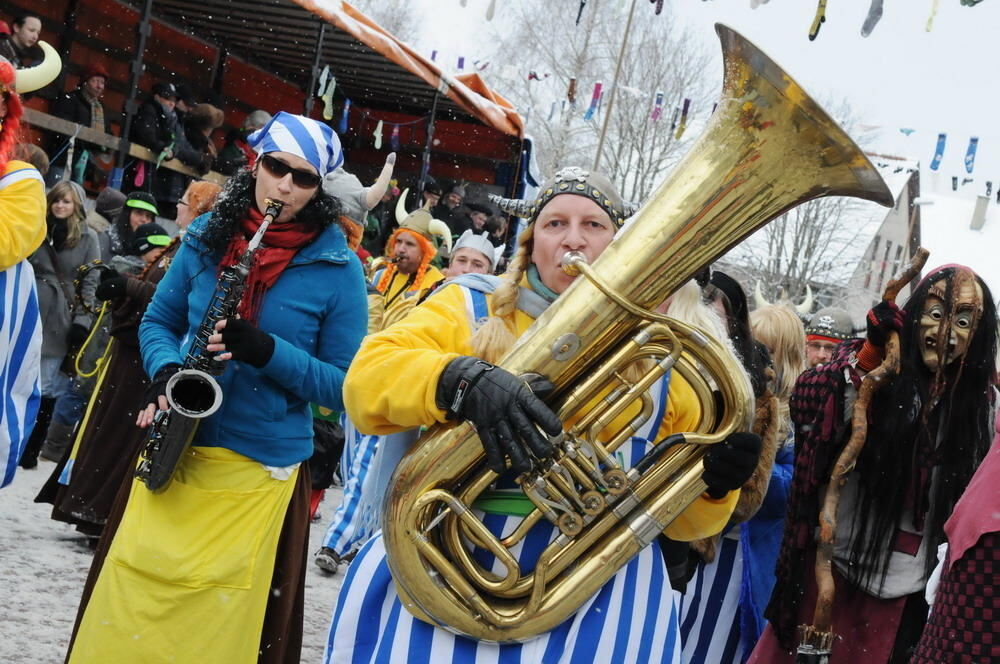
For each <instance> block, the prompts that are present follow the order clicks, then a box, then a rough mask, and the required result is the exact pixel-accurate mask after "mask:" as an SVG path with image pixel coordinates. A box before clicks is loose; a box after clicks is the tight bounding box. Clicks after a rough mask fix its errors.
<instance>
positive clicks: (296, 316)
mask: <svg viewBox="0 0 1000 664" xmlns="http://www.w3.org/2000/svg"><path fill="white" fill-rule="evenodd" d="M248 143H249V144H250V145H251V146H252V147H253V148H254V150H255V151H256V152H257V155H258V158H257V161H256V163H255V164H254V168H253V170H245V171H241V172H239V173H238V174H237V175H235V176H233V177H232V178H230V180H229V181H228V182H227V184H226V189H225V191H224V192H223V194H222V195H221V196H220V198H219V201H218V202H217V203H216V205H215V208H214V209H213V210H212V211H211V212H210V213H207V214H203V215H201V216H200V217H198V218H197V219H195V220H194V221H193V222H192V223H191V225H190V226H189V227H188V230H187V233H186V234H185V235H184V239H183V241H182V242H181V243H180V248H179V249H178V250H177V253H176V254H175V255H174V256H173V259H172V261H171V263H170V267H169V269H168V270H167V272H166V274H165V275H164V277H163V279H162V280H161V281H160V283H159V284H158V286H157V288H156V292H155V293H154V295H153V298H152V300H151V301H150V303H149V306H148V307H147V308H146V311H145V314H144V315H143V317H142V322H141V323H140V325H139V330H138V340H139V346H140V350H141V354H142V362H143V366H144V368H145V371H146V374H147V375H148V376H149V377H150V383H149V386H148V388H147V389H146V392H145V394H143V395H142V398H141V402H140V404H139V408H140V410H139V414H138V417H137V418H136V420H135V422H136V424H137V425H138V426H139V427H140V428H147V427H149V426H150V425H152V424H153V422H154V420H155V419H156V417H157V411H163V410H168V409H169V403H168V401H167V385H168V384H169V383H170V379H171V378H172V377H173V376H175V375H176V374H177V372H178V371H180V369H181V368H182V366H183V365H184V363H185V357H186V356H187V354H188V353H189V352H196V353H197V352H201V353H205V355H202V356H201V358H200V361H213V362H218V363H220V366H221V369H222V372H221V374H220V375H219V376H218V377H217V379H216V380H217V381H218V385H219V387H220V389H221V392H222V395H223V399H224V402H223V406H222V408H220V409H219V410H217V411H215V412H214V413H212V414H211V415H208V416H207V417H204V418H202V419H201V420H200V421H199V425H198V427H197V429H196V431H195V432H194V434H193V438H192V440H191V442H190V447H189V448H188V450H187V452H186V453H185V454H184V455H182V457H181V459H180V461H179V464H178V466H177V468H176V470H175V472H174V480H173V481H172V482H170V483H169V484H167V485H166V486H165V487H163V488H161V489H160V490H159V491H157V492H155V493H154V492H152V491H150V490H149V489H148V488H147V486H146V485H145V484H144V483H143V482H142V481H141V480H139V479H137V478H133V479H132V481H131V483H130V484H128V485H126V488H124V489H123V493H122V497H123V499H122V500H121V501H117V502H116V503H115V506H114V507H113V508H112V511H111V513H110V514H109V516H108V520H107V524H106V526H105V532H104V535H103V537H102V539H101V542H100V544H99V545H98V548H97V551H96V553H95V556H94V563H93V567H92V569H91V574H90V576H89V578H88V583H87V585H86V587H85V589H84V594H83V598H82V601H81V605H80V609H79V613H78V619H77V622H76V625H77V628H76V630H75V634H74V635H73V639H72V642H71V645H70V652H69V654H68V656H67V662H69V663H70V664H79V663H81V662H108V661H143V660H146V659H148V658H149V656H150V653H155V654H156V657H157V658H160V659H164V660H171V661H177V662H252V661H257V662H294V661H298V660H299V655H300V653H299V650H300V648H301V634H302V620H303V614H302V601H303V599H302V598H303V592H304V585H305V583H304V582H305V572H304V569H303V567H302V565H303V564H304V562H305V556H306V547H307V546H308V534H309V531H308V529H309V490H310V482H309V474H308V472H306V471H307V468H306V467H305V466H303V463H304V462H305V461H306V460H308V458H309V457H310V456H311V455H312V453H313V428H312V413H311V411H310V406H309V404H310V403H314V404H317V405H318V406H322V407H325V408H328V409H330V410H341V409H342V407H343V391H342V387H343V382H344V376H345V374H346V371H347V367H348V365H349V364H350V362H351V360H352V359H353V357H354V353H355V352H356V351H357V349H358V346H359V345H360V344H361V339H362V338H363V337H364V335H365V332H366V322H367V321H366V311H365V279H364V272H363V270H362V268H361V263H360V261H359V260H358V258H357V256H355V255H354V253H353V252H351V251H350V249H349V248H348V246H347V241H346V238H345V236H344V231H343V230H342V228H341V226H340V224H339V223H337V220H338V219H339V217H340V213H341V208H340V203H339V202H338V201H337V200H336V199H335V198H333V197H332V196H330V195H329V194H326V193H325V192H324V191H323V189H322V187H321V184H322V181H323V177H324V176H326V175H327V174H329V173H330V172H332V171H333V170H335V169H336V168H337V167H338V166H340V164H341V163H342V162H343V152H342V150H341V146H340V141H339V140H338V138H337V135H336V134H335V133H334V132H333V130H332V129H330V127H328V126H327V125H325V124H322V123H319V122H317V121H315V120H312V119H310V118H306V117H303V116H299V115H293V114H290V113H285V112H279V113H278V114H277V115H275V116H274V117H273V118H272V119H271V121H270V122H269V123H268V124H267V125H265V126H264V127H263V128H262V129H260V130H259V131H257V132H254V133H253V134H251V135H250V136H249V137H248ZM272 204H277V205H278V206H279V207H280V210H278V212H277V214H276V215H275V218H274V219H273V221H271V218H270V217H265V214H266V212H267V211H268V210H269V209H270V208H271V205H272ZM265 219H267V220H268V223H269V224H270V225H266V226H265V225H264V223H265ZM262 228H264V229H265V231H264V232H263V233H262V235H261V237H260V238H259V240H260V244H259V247H258V248H257V249H256V253H255V254H254V260H253V265H252V267H251V268H250V270H249V272H248V274H247V275H246V277H245V278H244V284H243V289H244V290H243V295H242V298H241V300H240V303H239V307H238V309H237V316H234V317H230V318H226V319H223V320H218V321H211V322H212V323H213V326H212V330H214V333H211V334H208V336H207V339H206V340H207V345H206V346H205V348H204V350H203V351H197V350H195V351H192V346H193V343H194V341H195V339H197V338H198V336H199V331H200V329H201V327H202V324H203V319H204V318H205V315H206V311H207V309H208V306H209V304H210V300H211V298H212V295H213V293H214V292H215V289H216V285H217V282H218V279H219V274H220V271H222V270H224V269H225V268H227V267H232V266H233V265H235V264H237V263H238V262H239V260H240V259H241V257H242V256H243V255H244V253H245V252H246V251H247V250H248V247H249V246H250V242H251V240H252V239H253V238H254V237H255V236H256V235H257V233H258V232H259V231H260V230H261V229H262ZM133 235H134V234H133ZM199 363H200V362H199ZM125 492H127V494H126V493H125ZM192 620H194V621H195V622H194V623H193V622H192ZM136 634H140V635H141V638H139V639H136V638H135V635H136Z"/></svg>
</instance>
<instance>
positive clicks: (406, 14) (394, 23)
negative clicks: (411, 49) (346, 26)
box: [351, 0, 420, 43]
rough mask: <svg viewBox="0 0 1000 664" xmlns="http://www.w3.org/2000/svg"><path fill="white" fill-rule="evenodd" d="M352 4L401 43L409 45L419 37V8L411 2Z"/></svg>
mask: <svg viewBox="0 0 1000 664" xmlns="http://www.w3.org/2000/svg"><path fill="white" fill-rule="evenodd" d="M351 4H352V5H353V6H354V7H356V8H357V9H358V10H360V11H361V12H363V13H364V14H365V15H366V16H368V17H369V18H371V19H372V20H374V21H375V22H376V23H378V24H379V25H381V26H382V27H383V28H385V29H386V30H387V31H388V32H389V33H391V34H392V35H394V36H396V37H397V38H399V39H400V41H404V42H408V43H409V42H412V41H413V39H414V38H415V37H416V36H417V29H418V28H419V27H420V17H419V11H418V9H419V8H418V7H417V5H416V4H415V3H413V2H411V1H410V0H351Z"/></svg>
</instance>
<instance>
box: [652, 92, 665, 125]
mask: <svg viewBox="0 0 1000 664" xmlns="http://www.w3.org/2000/svg"><path fill="white" fill-rule="evenodd" d="M662 112H663V93H662V92H657V93H656V101H654V102H653V114H652V115H651V116H649V119H650V120H652V121H653V122H656V121H657V120H659V119H660V114H661V113H662Z"/></svg>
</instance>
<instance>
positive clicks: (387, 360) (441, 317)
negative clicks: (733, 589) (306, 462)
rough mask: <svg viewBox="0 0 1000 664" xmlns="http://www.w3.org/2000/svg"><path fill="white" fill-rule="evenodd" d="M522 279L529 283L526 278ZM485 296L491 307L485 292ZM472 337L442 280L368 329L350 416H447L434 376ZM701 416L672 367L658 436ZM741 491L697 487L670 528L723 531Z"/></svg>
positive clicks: (349, 387)
mask: <svg viewBox="0 0 1000 664" xmlns="http://www.w3.org/2000/svg"><path fill="white" fill-rule="evenodd" d="M521 285H522V287H527V280H526V279H525V280H524V281H522V284H521ZM487 302H488V306H489V310H490V313H492V310H493V308H492V302H491V296H489V295H487ZM515 322H516V325H517V332H518V334H523V333H524V331H525V330H527V328H528V327H529V326H530V325H531V323H532V322H534V321H533V319H532V318H530V317H529V316H528V315H527V314H525V313H524V312H522V311H520V310H518V311H517V312H516V314H515ZM471 339H472V329H471V327H470V321H469V316H468V313H467V308H466V299H465V293H464V292H463V288H462V287H461V286H457V285H450V286H446V287H445V288H443V289H442V290H440V291H439V292H437V293H435V294H434V295H433V296H432V297H430V298H428V299H427V300H425V301H424V302H423V303H422V304H421V305H420V306H419V307H415V308H413V309H412V310H411V311H410V312H409V314H408V315H407V316H406V317H405V319H403V320H401V321H399V322H397V323H396V324H395V325H392V326H391V327H385V328H383V330H382V331H381V332H378V333H376V334H372V335H369V336H368V337H367V338H366V339H365V341H364V342H363V343H362V344H361V349H360V350H359V351H358V353H357V355H355V357H354V361H353V362H352V363H351V366H350V369H348V371H347V378H346V379H345V383H344V405H345V408H346V410H347V414H348V416H349V417H350V418H351V421H352V422H353V423H354V424H355V426H356V427H357V428H358V430H359V431H361V432H363V433H366V434H378V435H385V434H390V433H396V432H399V431H403V430H405V429H411V428H413V427H419V426H430V425H432V424H434V423H436V422H444V421H445V420H446V414H445V411H443V410H441V409H440V408H438V406H437V402H436V392H437V384H438V379H439V377H440V375H441V372H442V371H443V370H444V368H445V366H446V365H447V364H448V363H449V362H451V361H452V360H454V359H455V358H456V357H459V356H461V355H472V345H471ZM601 396H603V395H601ZM638 410H639V405H638V404H636V405H635V406H634V408H628V409H626V410H625V412H624V413H622V414H621V415H619V417H618V418H617V419H616V420H615V421H613V422H612V423H611V425H610V426H609V429H610V430H613V429H617V428H619V427H621V426H622V425H623V424H624V423H625V422H628V421H630V420H632V419H633V418H634V417H635V416H636V415H637V414H638ZM700 416H701V409H700V406H699V404H698V401H697V399H696V397H695V393H694V390H693V389H692V388H691V386H690V385H689V384H688V383H687V382H686V381H685V380H684V379H683V378H681V376H680V375H678V374H676V373H675V374H674V375H673V378H672V379H671V384H670V393H669V397H668V405H667V413H666V415H665V416H664V419H663V424H662V426H661V429H660V431H659V436H658V439H661V438H663V437H665V436H667V435H670V434H672V433H675V432H683V431H692V430H694V428H695V426H696V424H697V422H698V419H699V418H700ZM738 497H739V491H731V492H729V494H727V495H726V496H725V497H724V498H722V499H719V500H714V499H712V498H709V497H708V496H707V495H706V494H702V496H701V497H700V498H699V499H698V500H696V501H695V502H694V503H693V504H692V505H691V506H690V507H688V509H687V510H685V511H684V512H683V513H682V514H681V515H680V516H679V517H678V518H677V519H676V520H674V522H673V523H671V524H670V526H668V528H667V529H666V531H665V532H666V534H667V536H669V537H671V538H672V539H674V540H678V541H691V540H694V539H699V538H702V537H708V536H711V535H714V534H716V533H718V532H720V531H721V530H722V529H723V528H724V527H725V525H726V523H727V521H728V520H729V516H730V514H732V511H733V509H734V507H735V506H736V501H737V499H738Z"/></svg>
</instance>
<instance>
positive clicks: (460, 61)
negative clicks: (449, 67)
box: [458, 55, 465, 71]
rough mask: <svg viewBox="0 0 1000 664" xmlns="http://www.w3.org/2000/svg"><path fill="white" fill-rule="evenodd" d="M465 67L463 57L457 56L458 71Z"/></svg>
mask: <svg viewBox="0 0 1000 664" xmlns="http://www.w3.org/2000/svg"><path fill="white" fill-rule="evenodd" d="M464 69H465V58H464V57H462V56H461V55H460V56H458V71H463V70H464Z"/></svg>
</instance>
